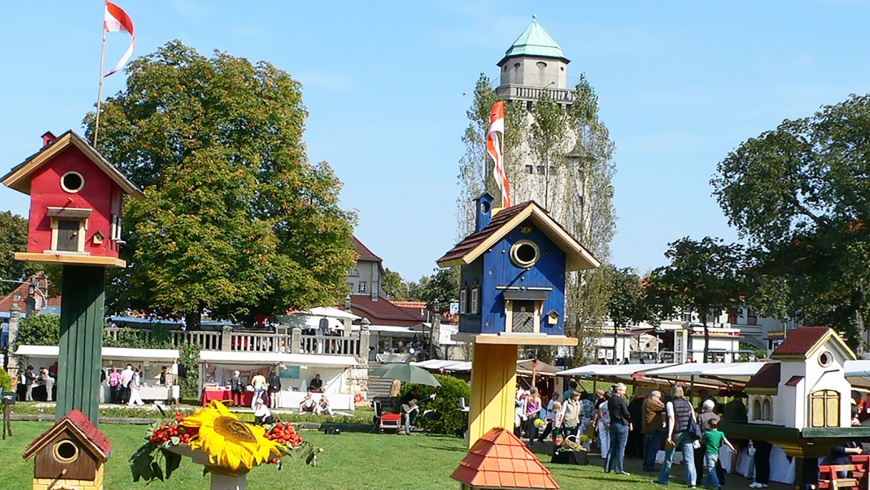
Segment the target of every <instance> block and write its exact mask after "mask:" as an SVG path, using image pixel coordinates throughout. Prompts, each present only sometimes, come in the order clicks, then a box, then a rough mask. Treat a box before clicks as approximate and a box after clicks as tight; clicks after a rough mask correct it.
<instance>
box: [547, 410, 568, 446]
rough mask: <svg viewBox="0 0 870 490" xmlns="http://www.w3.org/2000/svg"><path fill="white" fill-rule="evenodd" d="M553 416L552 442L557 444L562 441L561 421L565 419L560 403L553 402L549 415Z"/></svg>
mask: <svg viewBox="0 0 870 490" xmlns="http://www.w3.org/2000/svg"><path fill="white" fill-rule="evenodd" d="M550 416H551V417H552V418H553V443H554V444H556V445H558V444H559V443H560V442H562V441H561V440H560V439H562V422H563V421H564V419H565V412H563V411H562V404H561V403H559V402H557V401H554V402H553V413H552V414H551V415H550Z"/></svg>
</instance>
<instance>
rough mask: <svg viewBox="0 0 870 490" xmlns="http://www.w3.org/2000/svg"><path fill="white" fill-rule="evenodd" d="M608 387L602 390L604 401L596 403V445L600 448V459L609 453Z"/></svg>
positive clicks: (609, 394)
mask: <svg viewBox="0 0 870 490" xmlns="http://www.w3.org/2000/svg"><path fill="white" fill-rule="evenodd" d="M610 396H611V392H610V389H607V390H605V391H604V403H602V404H600V405H598V447H599V448H600V449H601V459H607V454H608V453H610V412H609V411H608V409H607V402H608V401H610Z"/></svg>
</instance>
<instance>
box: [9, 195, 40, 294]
mask: <svg viewBox="0 0 870 490" xmlns="http://www.w3.org/2000/svg"><path fill="white" fill-rule="evenodd" d="M0 229H2V230H3V235H2V238H0V279H8V280H11V281H24V280H26V279H27V277H28V276H30V275H31V274H33V273H35V272H36V271H37V268H36V267H35V265H34V264H33V262H22V261H20V260H15V258H14V254H15V252H24V251H26V250H27V219H25V218H22V217H21V216H18V215H17V214H13V213H12V212H11V211H3V212H0ZM17 287H18V284H17V283H14V282H0V295H4V296H5V295H7V294H9V293H11V292H12V291H13V290H14V289H15V288H17Z"/></svg>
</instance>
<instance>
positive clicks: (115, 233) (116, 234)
mask: <svg viewBox="0 0 870 490" xmlns="http://www.w3.org/2000/svg"><path fill="white" fill-rule="evenodd" d="M120 239H121V217H120V216H118V215H116V214H113V215H112V240H115V241H117V240H120Z"/></svg>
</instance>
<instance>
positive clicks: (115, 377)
mask: <svg viewBox="0 0 870 490" xmlns="http://www.w3.org/2000/svg"><path fill="white" fill-rule="evenodd" d="M180 372H181V368H180V362H179V360H178V359H176V360H175V361H174V362H173V363H172V364H171V365H170V366H162V367H161V368H160V373H159V374H158V375H157V376H156V377H155V380H154V381H155V384H156V385H157V386H163V387H165V388H166V399H165V400H159V401H164V402H166V403H167V404H171V403H174V404H176V405H177V404H179V403H181V399H180V398H181V387H180V383H181V374H180ZM106 373H108V374H106ZM143 376H144V371H143V369H142V367H141V366H140V367H136V368H134V367H133V365H132V364H127V365H126V366H125V367H124V369H119V368H109V369H106V370H105V371H103V370H101V371H100V377H101V379H100V382H101V383H103V382H104V383H106V384H107V385H108V387H109V390H110V391H109V399H110V401H111V403H114V404H120V405H128V406H131V407H133V406H142V405H144V404H145V401H144V400H143V399H142V396H141V393H140V391H141V389H142V386H143V384H144V382H145V381H144V380H143V379H142V378H143Z"/></svg>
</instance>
